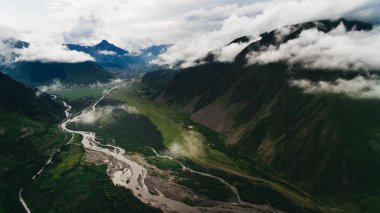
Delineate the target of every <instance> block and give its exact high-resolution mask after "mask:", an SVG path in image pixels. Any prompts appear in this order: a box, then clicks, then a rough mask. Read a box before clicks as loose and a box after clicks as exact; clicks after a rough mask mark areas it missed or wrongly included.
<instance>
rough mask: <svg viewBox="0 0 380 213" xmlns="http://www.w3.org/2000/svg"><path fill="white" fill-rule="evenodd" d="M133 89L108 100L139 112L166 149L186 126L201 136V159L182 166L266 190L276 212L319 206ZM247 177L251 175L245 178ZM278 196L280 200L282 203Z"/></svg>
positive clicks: (218, 139) (216, 137)
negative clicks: (212, 171) (214, 172)
mask: <svg viewBox="0 0 380 213" xmlns="http://www.w3.org/2000/svg"><path fill="white" fill-rule="evenodd" d="M137 90H139V85H134V86H132V87H127V88H123V89H120V90H117V91H114V92H113V93H112V94H111V98H113V99H116V100H119V101H125V102H127V103H128V104H129V105H131V106H135V107H136V108H137V109H139V113H141V114H143V115H145V116H147V117H148V118H149V119H150V120H151V121H152V123H153V124H155V125H156V126H157V128H158V129H159V130H160V132H161V133H162V136H163V138H164V141H165V146H166V147H170V145H171V144H172V143H173V142H175V141H181V140H180V139H181V138H182V137H183V134H182V132H184V131H189V130H188V128H189V127H188V126H189V125H191V126H192V131H194V130H195V131H198V132H200V133H202V134H203V135H204V136H205V140H204V141H203V147H204V150H205V154H204V155H201V156H189V157H190V159H191V160H192V161H193V162H194V163H196V164H194V163H191V162H187V161H185V164H187V165H190V167H191V168H194V169H197V170H199V171H205V169H204V168H211V169H217V170H219V173H218V175H219V176H220V177H223V175H221V174H224V175H228V174H229V175H235V176H238V177H239V176H240V177H245V178H243V179H245V181H248V182H249V183H250V184H251V185H253V186H256V187H257V188H259V187H261V188H264V189H266V191H267V193H266V194H267V195H263V196H266V198H265V199H273V200H279V201H278V202H273V205H274V207H276V208H279V209H285V210H286V207H288V206H287V205H288V204H289V203H290V204H292V205H293V208H294V209H298V210H299V211H302V210H305V209H318V208H319V205H321V204H317V203H316V202H317V201H315V200H314V199H313V198H312V197H311V196H309V195H307V194H306V193H304V192H302V191H301V190H299V189H297V188H295V187H294V186H292V185H290V184H287V183H286V182H283V181H281V180H280V179H277V178H276V177H275V176H274V175H273V174H272V173H271V169H270V168H269V167H268V166H267V165H266V164H265V163H264V162H263V161H262V160H260V159H259V158H257V159H256V160H255V161H253V160H252V159H250V158H248V157H246V156H243V155H241V154H239V153H238V152H236V151H234V150H232V149H230V148H228V147H226V146H225V145H224V143H223V139H224V136H223V135H221V134H218V133H216V132H215V131H213V130H210V129H208V128H206V127H203V126H201V125H199V124H196V123H194V122H193V121H191V120H190V119H189V118H188V117H187V116H186V115H184V114H181V113H179V112H178V111H175V110H173V109H170V108H168V107H165V106H162V105H159V104H157V103H155V102H152V101H151V100H150V99H149V97H146V96H141V95H138V93H136V92H135V91H137ZM197 164H198V165H197ZM202 167H203V168H202ZM261 167H263V169H261ZM268 172H269V173H268ZM248 175H251V176H250V177H249V176H248ZM197 178H201V177H197ZM214 180H215V179H214ZM203 181H205V180H203ZM188 182H191V181H184V182H183V184H185V183H187V185H188V186H189V187H193V188H194V190H200V188H202V187H196V186H197V184H193V185H192V184H189V183H188ZM201 183H202V181H200V183H199V184H201ZM216 185H217V184H216ZM214 186H215V183H214ZM205 188H213V186H208V187H204V188H203V190H205V191H206V192H202V193H206V194H209V193H208V192H207V189H205ZM252 189H253V188H251V190H252ZM261 191H263V189H261ZM241 193H242V194H245V195H246V196H250V194H252V192H250V190H244V191H242V192H241ZM210 194H211V193H210ZM211 196H212V195H211ZM279 197H281V199H282V201H281V199H280V198H279ZM217 199H221V198H217ZM283 202H284V203H285V204H284V203H283ZM286 203H288V204H286ZM290 204H289V205H290Z"/></svg>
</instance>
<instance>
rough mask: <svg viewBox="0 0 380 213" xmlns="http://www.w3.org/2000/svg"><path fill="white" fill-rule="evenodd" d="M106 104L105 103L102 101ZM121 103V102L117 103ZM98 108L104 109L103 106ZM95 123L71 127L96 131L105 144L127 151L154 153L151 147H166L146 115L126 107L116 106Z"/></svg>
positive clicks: (74, 124)
mask: <svg viewBox="0 0 380 213" xmlns="http://www.w3.org/2000/svg"><path fill="white" fill-rule="evenodd" d="M100 104H104V103H100ZM117 104H120V103H117ZM97 110H100V111H101V110H102V108H101V106H99V107H98V108H97ZM104 116H107V118H106V120H104V119H100V120H97V121H95V122H94V123H73V124H70V127H69V128H72V129H78V130H84V131H87V130H88V131H90V130H91V131H95V132H96V135H97V137H98V138H99V139H100V141H101V142H102V143H104V144H114V143H116V144H115V145H117V146H120V147H122V148H124V149H125V150H126V151H127V152H138V153H142V154H145V155H153V152H152V150H151V149H150V148H148V146H149V147H153V148H155V149H156V150H161V149H163V148H164V146H163V142H162V136H161V133H160V132H159V131H158V130H157V128H156V127H155V126H154V125H153V124H152V123H151V122H150V121H149V119H147V118H146V117H145V116H142V115H139V114H135V113H128V112H127V111H126V110H125V109H118V108H114V109H113V111H112V113H110V114H107V115H104Z"/></svg>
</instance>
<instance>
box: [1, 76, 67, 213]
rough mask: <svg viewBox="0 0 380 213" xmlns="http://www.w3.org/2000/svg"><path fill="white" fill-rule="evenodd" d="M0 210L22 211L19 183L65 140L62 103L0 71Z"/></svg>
mask: <svg viewBox="0 0 380 213" xmlns="http://www.w3.org/2000/svg"><path fill="white" fill-rule="evenodd" d="M0 85H1V90H0V164H1V169H0V190H1V192H2V193H1V194H0V212H22V211H23V208H22V206H21V203H20V202H19V199H18V193H19V190H20V189H21V187H22V186H24V185H25V184H26V183H28V182H29V181H30V180H31V177H33V176H34V175H35V174H36V173H37V171H38V170H39V169H41V167H42V166H43V165H44V164H45V163H46V161H47V159H48V158H49V157H50V155H51V153H52V152H53V151H54V150H55V149H56V148H57V147H58V146H59V145H60V144H62V143H63V142H64V141H65V135H64V134H63V133H61V131H60V130H59V129H58V128H57V123H58V122H59V121H60V120H61V119H63V117H64V113H63V110H64V107H63V105H61V104H59V103H57V102H55V101H53V100H51V98H52V97H51V96H50V95H48V94H41V95H39V96H37V95H36V92H37V90H36V89H35V88H31V87H27V86H25V85H23V84H21V83H19V82H16V81H14V80H13V79H11V78H10V77H9V76H6V75H4V74H2V73H0Z"/></svg>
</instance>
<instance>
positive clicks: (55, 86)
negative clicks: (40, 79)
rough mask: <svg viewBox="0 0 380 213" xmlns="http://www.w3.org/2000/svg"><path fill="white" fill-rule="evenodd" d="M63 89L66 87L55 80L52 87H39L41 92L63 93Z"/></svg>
mask: <svg viewBox="0 0 380 213" xmlns="http://www.w3.org/2000/svg"><path fill="white" fill-rule="evenodd" d="M63 88H64V85H63V84H62V83H61V82H60V81H58V80H54V81H53V83H51V84H50V85H43V86H40V87H38V89H39V91H40V92H57V91H61V90H62V89H63Z"/></svg>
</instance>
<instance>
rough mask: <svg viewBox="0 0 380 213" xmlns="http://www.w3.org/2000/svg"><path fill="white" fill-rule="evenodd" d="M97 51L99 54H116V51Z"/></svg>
mask: <svg viewBox="0 0 380 213" xmlns="http://www.w3.org/2000/svg"><path fill="white" fill-rule="evenodd" d="M98 53H99V54H101V55H117V53H115V52H113V51H108V50H101V51H99V52H98Z"/></svg>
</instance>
